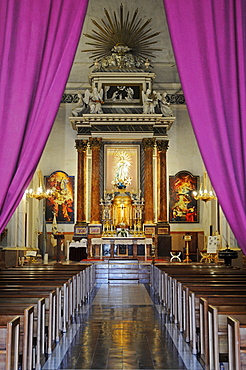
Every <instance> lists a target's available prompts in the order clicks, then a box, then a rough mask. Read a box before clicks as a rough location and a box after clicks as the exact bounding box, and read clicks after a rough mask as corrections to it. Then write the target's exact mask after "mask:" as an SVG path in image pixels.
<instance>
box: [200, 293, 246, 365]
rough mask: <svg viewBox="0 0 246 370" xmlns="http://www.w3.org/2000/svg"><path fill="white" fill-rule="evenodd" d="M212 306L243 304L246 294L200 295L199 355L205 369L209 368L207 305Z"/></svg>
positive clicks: (245, 303)
mask: <svg viewBox="0 0 246 370" xmlns="http://www.w3.org/2000/svg"><path fill="white" fill-rule="evenodd" d="M209 305H213V306H229V305H230V306H232V305H233V306H235V305H236V306H245V305H246V295H243V296H238V295H223V294H221V295H215V296H206V298H204V297H200V310H199V311H200V317H199V319H200V326H199V345H198V347H199V356H200V359H201V362H202V364H203V366H204V367H205V369H209V338H208V337H209V334H208V331H209V329H208V307H209Z"/></svg>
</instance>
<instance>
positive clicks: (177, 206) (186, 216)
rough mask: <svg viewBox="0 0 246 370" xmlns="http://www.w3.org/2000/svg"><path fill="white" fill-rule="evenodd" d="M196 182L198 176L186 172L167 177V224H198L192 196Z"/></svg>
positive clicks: (196, 209)
mask: <svg viewBox="0 0 246 370" xmlns="http://www.w3.org/2000/svg"><path fill="white" fill-rule="evenodd" d="M198 182H199V176H194V175H192V174H191V173H190V172H188V171H180V172H178V173H176V175H174V176H169V222H175V223H177V222H180V223H193V222H199V213H198V203H197V201H196V200H195V198H194V195H193V192H194V191H197V188H198V186H199V184H198Z"/></svg>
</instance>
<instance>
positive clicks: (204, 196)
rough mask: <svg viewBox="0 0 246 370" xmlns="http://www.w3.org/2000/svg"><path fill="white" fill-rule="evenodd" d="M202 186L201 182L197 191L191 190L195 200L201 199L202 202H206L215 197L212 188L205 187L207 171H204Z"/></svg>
mask: <svg viewBox="0 0 246 370" xmlns="http://www.w3.org/2000/svg"><path fill="white" fill-rule="evenodd" d="M203 178H204V187H203V188H202V182H201V185H200V190H199V193H197V192H196V191H193V195H194V198H195V199H196V200H199V199H201V200H202V201H203V202H205V203H207V202H208V201H209V200H212V199H216V196H215V195H214V193H213V191H212V190H208V188H207V172H204V176H203Z"/></svg>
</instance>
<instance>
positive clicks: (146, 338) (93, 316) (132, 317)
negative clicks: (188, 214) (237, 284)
mask: <svg viewBox="0 0 246 370" xmlns="http://www.w3.org/2000/svg"><path fill="white" fill-rule="evenodd" d="M43 369H44V370H57V369H66V370H72V369H172V370H178V369H179V370H181V369H188V370H202V367H201V365H200V364H199V363H198V361H197V360H196V357H195V356H194V355H192V354H191V353H190V350H189V347H188V346H187V344H186V343H185V342H184V341H183V339H182V337H181V335H180V334H179V333H178V331H177V329H176V327H175V326H174V325H173V324H171V323H169V322H168V320H167V316H166V314H165V312H164V310H163V308H162V307H161V306H160V305H159V304H158V303H157V302H155V299H154V297H153V296H152V295H151V292H149V288H148V286H145V285H143V284H122V285H108V284H105V285H100V286H98V287H97V288H96V289H95V294H94V297H92V299H91V302H89V304H87V305H85V306H84V307H83V310H82V311H81V312H80V313H79V315H78V317H77V318H76V323H73V324H72V325H71V328H70V329H69V331H68V332H67V333H66V334H64V337H63V338H62V340H61V342H60V343H59V344H58V345H57V347H56V349H55V351H54V353H53V354H52V355H51V356H50V358H49V359H48V361H47V362H46V364H45V365H44V367H43Z"/></svg>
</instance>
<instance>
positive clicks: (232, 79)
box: [164, 0, 246, 252]
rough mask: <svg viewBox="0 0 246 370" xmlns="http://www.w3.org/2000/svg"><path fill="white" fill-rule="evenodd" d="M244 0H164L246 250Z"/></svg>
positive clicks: (219, 191)
mask: <svg viewBox="0 0 246 370" xmlns="http://www.w3.org/2000/svg"><path fill="white" fill-rule="evenodd" d="M245 3H246V2H245V0H185V1H184V0H164V6H165V11H166V15H167V21H168V26H169V31H170V36H171V41H172V45H173V49H174V54H175V58H176V62H177V67H178V71H179V75H180V80H181V84H182V87H183V91H184V95H185V99H186V102H187V108H188V111H189V115H190V119H191V122H192V125H193V129H194V132H195V135H196V139H197V142H198V145H199V148H200V151H201V154H202V157H203V160H204V163H205V166H206V168H207V171H208V174H209V176H210V179H211V182H212V185H213V187H214V189H215V192H216V195H217V197H218V200H219V202H220V205H221V207H222V209H223V211H224V213H225V216H226V218H227V221H228V223H229V224H230V226H231V229H232V231H233V232H234V235H235V237H236V238H237V241H238V243H239V245H240V247H241V248H242V250H243V251H244V252H246V99H245V98H246V93H245V82H246V76H245V61H246V43H245V31H246V27H245V26H246V11H245V7H246V5H245Z"/></svg>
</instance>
